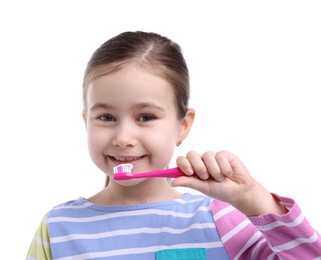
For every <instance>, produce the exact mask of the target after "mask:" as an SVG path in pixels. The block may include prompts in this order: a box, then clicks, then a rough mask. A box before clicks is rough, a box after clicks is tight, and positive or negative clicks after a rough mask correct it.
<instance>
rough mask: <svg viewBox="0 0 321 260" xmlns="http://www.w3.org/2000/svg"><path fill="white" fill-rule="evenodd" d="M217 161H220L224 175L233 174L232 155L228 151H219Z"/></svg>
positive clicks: (229, 175) (216, 156)
mask: <svg viewBox="0 0 321 260" xmlns="http://www.w3.org/2000/svg"><path fill="white" fill-rule="evenodd" d="M215 159H216V162H217V163H218V165H219V167H220V169H221V173H222V175H223V176H227V177H231V176H232V174H233V169H232V166H231V163H230V161H231V155H230V154H227V153H226V152H224V151H222V152H218V153H216V155H215Z"/></svg>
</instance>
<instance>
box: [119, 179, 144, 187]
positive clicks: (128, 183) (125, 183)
mask: <svg viewBox="0 0 321 260" xmlns="http://www.w3.org/2000/svg"><path fill="white" fill-rule="evenodd" d="M145 180H146V179H132V180H117V181H116V180H114V182H116V183H117V184H119V185H121V186H127V187H131V186H135V185H137V184H140V183H142V182H143V181H145Z"/></svg>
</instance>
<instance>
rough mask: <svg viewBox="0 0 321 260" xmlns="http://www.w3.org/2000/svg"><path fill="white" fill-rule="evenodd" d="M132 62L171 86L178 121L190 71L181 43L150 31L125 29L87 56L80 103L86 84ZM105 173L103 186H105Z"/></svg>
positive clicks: (183, 110)
mask: <svg viewBox="0 0 321 260" xmlns="http://www.w3.org/2000/svg"><path fill="white" fill-rule="evenodd" d="M128 64H133V65H136V66H140V67H142V68H145V69H149V70H152V72H154V73H156V74H157V75H159V76H160V77H162V78H164V79H165V80H167V81H168V82H169V83H170V84H171V85H172V88H173V92H174V96H175V100H176V107H177V116H178V119H179V120H181V119H183V118H184V116H185V114H186V112H187V110H188V101H189V95H190V86H189V72H188V68H187V64H186V61H185V59H184V57H183V54H182V51H181V48H180V46H179V45H178V44H177V43H175V42H173V41H172V40H170V39H168V38H166V37H164V36H161V35H159V34H156V33H152V32H142V31H136V32H124V33H121V34H119V35H117V36H115V37H113V38H111V39H109V40H108V41H106V42H105V43H103V44H102V45H101V46H100V47H99V48H98V49H97V50H96V51H95V52H94V53H93V55H92V57H91V58H90V60H89V62H88V64H87V67H86V70H85V74H84V82H83V105H84V109H86V106H87V104H86V94H87V87H88V83H89V82H90V81H91V80H93V79H95V78H98V77H100V76H103V75H107V74H109V73H112V72H115V71H117V70H119V69H121V68H122V67H124V66H126V65H128ZM108 182H109V177H108V176H107V178H106V182H105V187H106V186H107V185H108Z"/></svg>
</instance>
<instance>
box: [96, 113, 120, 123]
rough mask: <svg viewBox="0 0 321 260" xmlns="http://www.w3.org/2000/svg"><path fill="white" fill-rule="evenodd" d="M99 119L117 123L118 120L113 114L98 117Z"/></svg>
mask: <svg viewBox="0 0 321 260" xmlns="http://www.w3.org/2000/svg"><path fill="white" fill-rule="evenodd" d="M98 119H99V120H101V121H116V118H115V117H113V116H112V115H111V114H103V115H100V116H98Z"/></svg>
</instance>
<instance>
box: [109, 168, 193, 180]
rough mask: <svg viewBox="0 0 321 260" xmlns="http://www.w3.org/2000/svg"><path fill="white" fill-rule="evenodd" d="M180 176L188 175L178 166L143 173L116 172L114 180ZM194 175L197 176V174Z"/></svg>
mask: <svg viewBox="0 0 321 260" xmlns="http://www.w3.org/2000/svg"><path fill="white" fill-rule="evenodd" d="M180 176H187V175H185V173H183V172H182V171H181V170H180V169H179V168H178V167H176V168H170V169H165V170H157V171H151V172H142V173H131V172H120V173H115V174H114V180H130V179H139V178H153V177H164V178H177V177H180ZM192 176H196V175H195V174H194V175H192Z"/></svg>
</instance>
